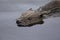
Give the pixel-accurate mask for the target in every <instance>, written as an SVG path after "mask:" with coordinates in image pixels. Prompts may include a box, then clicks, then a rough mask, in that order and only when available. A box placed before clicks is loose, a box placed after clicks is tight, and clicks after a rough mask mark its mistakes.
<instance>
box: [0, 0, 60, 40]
mask: <svg viewBox="0 0 60 40" xmlns="http://www.w3.org/2000/svg"><path fill="white" fill-rule="evenodd" d="M47 1H48V0H46V1H44V0H42V1H41V0H40V1H39V0H37V1H36V0H30V1H27V0H26V1H23V0H22V1H21V0H20V1H19V0H17V1H16V0H15V1H14V0H11V1H10V0H9V1H8V0H0V3H1V4H0V40H60V17H57V18H50V19H46V20H44V21H45V23H44V24H43V25H34V26H32V27H17V26H16V23H15V21H16V18H18V17H19V16H20V15H21V13H22V12H24V11H26V10H27V9H29V8H31V7H32V8H33V9H36V8H38V7H39V6H41V5H44V4H45V3H47ZM19 2H20V3H19ZM40 4H41V5H40Z"/></svg>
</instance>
